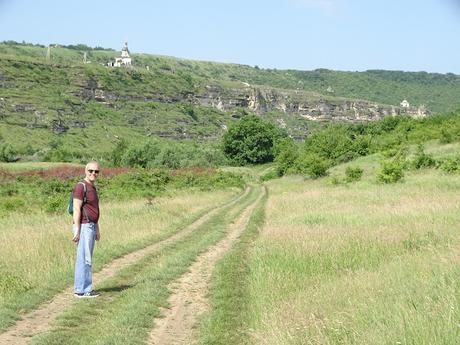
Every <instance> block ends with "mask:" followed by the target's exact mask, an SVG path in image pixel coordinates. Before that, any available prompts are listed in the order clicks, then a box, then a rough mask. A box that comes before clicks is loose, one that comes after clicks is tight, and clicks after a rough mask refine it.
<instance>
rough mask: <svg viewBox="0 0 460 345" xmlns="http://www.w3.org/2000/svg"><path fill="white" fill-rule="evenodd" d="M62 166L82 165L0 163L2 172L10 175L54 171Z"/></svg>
mask: <svg viewBox="0 0 460 345" xmlns="http://www.w3.org/2000/svg"><path fill="white" fill-rule="evenodd" d="M62 166H77V167H78V166H80V167H82V165H80V164H72V163H54V162H18V163H0V170H4V171H7V172H9V173H19V172H25V171H31V170H42V169H52V168H56V167H62Z"/></svg>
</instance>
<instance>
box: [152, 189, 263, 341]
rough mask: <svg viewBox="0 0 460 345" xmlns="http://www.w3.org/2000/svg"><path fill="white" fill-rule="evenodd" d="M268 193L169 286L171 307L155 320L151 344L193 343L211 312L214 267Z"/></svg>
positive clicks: (246, 210)
mask: <svg viewBox="0 0 460 345" xmlns="http://www.w3.org/2000/svg"><path fill="white" fill-rule="evenodd" d="M264 193H265V190H263V191H262V192H261V193H260V195H259V196H258V198H257V200H256V201H255V202H254V203H253V204H251V205H250V206H249V207H247V208H246V209H245V210H244V212H243V213H242V215H241V216H240V217H239V218H238V219H237V220H236V221H235V222H234V223H232V224H231V225H230V227H229V231H228V234H227V236H226V237H225V238H224V239H223V240H221V241H220V242H218V243H217V244H216V245H214V246H212V247H211V248H210V249H209V250H208V251H206V252H205V253H203V254H201V255H200V256H199V257H198V258H197V260H196V261H195V263H194V264H193V265H192V266H191V267H190V270H189V272H187V273H186V274H185V275H183V276H182V277H181V278H179V279H178V280H177V281H175V282H173V283H172V284H171V285H170V286H169V289H170V290H171V291H172V295H171V296H170V298H169V299H168V303H169V306H170V307H169V308H164V309H162V312H161V314H162V315H161V317H160V318H158V319H156V320H155V327H154V328H153V330H152V331H151V333H150V337H149V341H148V344H151V345H176V344H186V345H190V344H193V331H194V326H195V324H196V322H197V320H198V319H199V317H200V316H201V315H203V314H204V313H205V312H206V311H208V310H209V304H208V300H207V298H206V296H207V294H208V291H209V284H210V281H211V275H212V272H213V270H214V267H215V265H216V263H217V261H218V260H219V259H221V258H222V257H223V256H224V254H225V253H226V252H228V251H229V250H230V248H231V247H232V245H233V243H234V242H235V241H236V240H237V238H238V237H239V236H240V235H241V234H242V232H243V231H244V230H245V228H246V227H247V224H248V222H249V219H250V217H251V214H252V212H253V211H254V209H255V207H256V206H257V204H258V203H259V202H260V200H261V199H262V197H263V195H264Z"/></svg>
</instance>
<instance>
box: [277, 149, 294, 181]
mask: <svg viewBox="0 0 460 345" xmlns="http://www.w3.org/2000/svg"><path fill="white" fill-rule="evenodd" d="M298 156H299V152H298V149H297V146H296V145H295V144H294V143H293V142H292V141H291V142H289V143H286V144H285V145H284V146H283V148H281V149H280V152H279V154H278V155H277V156H276V158H275V163H276V165H275V172H276V174H277V175H278V177H279V176H283V175H285V174H286V173H287V172H288V171H289V170H291V169H292V167H293V166H294V164H295V161H296V159H297V158H298Z"/></svg>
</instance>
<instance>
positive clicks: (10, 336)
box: [0, 188, 250, 345]
mask: <svg viewBox="0 0 460 345" xmlns="http://www.w3.org/2000/svg"><path fill="white" fill-rule="evenodd" d="M249 190H250V189H249V188H247V189H246V191H245V192H244V193H243V194H242V195H240V196H239V197H238V198H237V199H235V200H233V201H232V202H230V204H235V203H237V202H238V201H239V200H240V199H241V198H243V197H244V196H245V195H247V194H248V193H249ZM226 205H229V204H226ZM226 205H224V206H220V207H217V208H215V209H214V210H212V211H210V212H208V213H206V214H205V215H204V216H202V217H201V218H199V219H198V220H196V221H195V222H193V223H192V224H190V225H188V226H186V227H185V228H184V229H182V230H181V231H179V232H177V233H175V234H174V235H172V236H170V237H168V238H167V239H165V240H162V241H160V242H157V243H154V244H152V245H149V246H147V247H145V248H143V249H140V250H137V251H135V252H132V253H129V254H127V255H125V256H122V257H120V258H118V259H115V260H113V261H112V262H111V263H110V264H108V265H107V266H105V267H104V268H103V269H102V270H101V271H99V272H98V273H95V274H94V275H93V281H96V282H101V281H103V280H105V279H108V278H110V277H112V276H114V275H115V273H116V272H117V271H119V270H120V269H121V268H123V267H125V266H127V265H131V264H133V263H135V262H136V261H137V260H139V259H140V258H142V257H144V256H145V255H148V254H152V253H154V252H156V251H158V250H160V249H162V248H164V247H165V246H167V245H169V244H171V243H174V242H176V241H178V240H180V239H182V238H184V237H186V236H187V235H188V234H190V233H191V232H193V231H194V230H195V229H197V228H198V227H199V226H200V225H202V224H203V223H204V222H206V221H207V220H209V219H210V218H211V217H212V216H214V215H215V214H216V213H218V212H219V211H220V210H221V209H222V208H223V207H225V206H226ZM74 303H77V299H75V297H74V296H73V286H71V287H68V288H67V289H65V290H64V291H62V292H61V293H59V294H57V295H56V296H55V297H54V298H53V299H52V300H50V301H49V302H46V303H44V304H42V305H41V306H40V307H38V309H36V310H33V311H31V312H30V313H27V314H24V315H23V316H22V317H21V320H19V321H17V322H16V324H14V325H13V326H12V327H10V328H8V329H7V330H6V331H5V332H4V333H1V334H0V344H8V345H26V344H27V343H28V342H29V341H31V338H32V337H35V336H37V335H40V334H42V333H44V332H47V331H49V330H51V329H52V326H53V324H54V321H55V320H56V319H57V317H58V316H59V315H60V314H62V313H63V312H64V311H66V310H67V309H68V308H70V307H71V306H72V305H73V304H74Z"/></svg>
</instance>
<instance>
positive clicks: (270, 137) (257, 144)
mask: <svg viewBox="0 0 460 345" xmlns="http://www.w3.org/2000/svg"><path fill="white" fill-rule="evenodd" d="M285 136H286V134H285V133H283V132H282V131H281V130H280V129H279V128H278V127H276V126H275V125H273V124H271V123H269V122H266V121H263V120H262V119H261V118H259V117H257V116H254V115H249V116H245V117H243V118H241V119H240V120H239V121H238V122H236V123H235V124H234V125H233V126H230V128H229V130H228V132H227V133H225V134H224V136H223V137H222V148H223V152H224V154H225V155H226V156H227V157H228V158H229V159H231V160H232V161H233V162H234V163H236V164H239V165H245V164H257V163H266V162H271V161H273V157H274V154H273V147H274V145H275V143H276V142H277V141H278V140H279V139H281V138H282V137H285Z"/></svg>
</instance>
